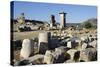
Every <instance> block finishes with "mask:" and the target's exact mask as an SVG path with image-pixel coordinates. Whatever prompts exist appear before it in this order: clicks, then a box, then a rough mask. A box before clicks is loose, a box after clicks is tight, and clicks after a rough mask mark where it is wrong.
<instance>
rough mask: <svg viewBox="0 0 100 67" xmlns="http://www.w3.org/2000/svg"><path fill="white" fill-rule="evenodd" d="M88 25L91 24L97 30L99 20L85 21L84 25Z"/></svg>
mask: <svg viewBox="0 0 100 67" xmlns="http://www.w3.org/2000/svg"><path fill="white" fill-rule="evenodd" d="M86 23H91V24H92V26H93V27H96V28H97V19H96V18H91V19H88V20H86V21H84V22H83V23H82V24H83V25H84V24H86Z"/></svg>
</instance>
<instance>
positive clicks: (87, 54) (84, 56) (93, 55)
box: [80, 48, 97, 62]
mask: <svg viewBox="0 0 100 67" xmlns="http://www.w3.org/2000/svg"><path fill="white" fill-rule="evenodd" d="M96 60H97V50H96V49H94V48H87V49H85V50H82V51H80V61H84V62H87V61H96Z"/></svg>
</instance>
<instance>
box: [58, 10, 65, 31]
mask: <svg viewBox="0 0 100 67" xmlns="http://www.w3.org/2000/svg"><path fill="white" fill-rule="evenodd" d="M59 14H60V28H61V29H62V28H64V27H65V26H66V13H64V12H61V13H59Z"/></svg>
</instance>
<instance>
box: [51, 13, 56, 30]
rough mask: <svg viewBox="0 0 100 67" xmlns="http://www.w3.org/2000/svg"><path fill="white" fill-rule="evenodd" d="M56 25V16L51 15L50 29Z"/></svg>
mask: <svg viewBox="0 0 100 67" xmlns="http://www.w3.org/2000/svg"><path fill="white" fill-rule="evenodd" d="M54 25H55V16H54V15H51V16H50V27H51V28H52V27H53V26H54Z"/></svg>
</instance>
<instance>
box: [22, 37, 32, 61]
mask: <svg viewBox="0 0 100 67" xmlns="http://www.w3.org/2000/svg"><path fill="white" fill-rule="evenodd" d="M31 51H32V43H31V40H30V39H24V40H23V43H22V48H21V52H20V57H23V58H24V59H27V58H28V57H29V56H30V54H31Z"/></svg>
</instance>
